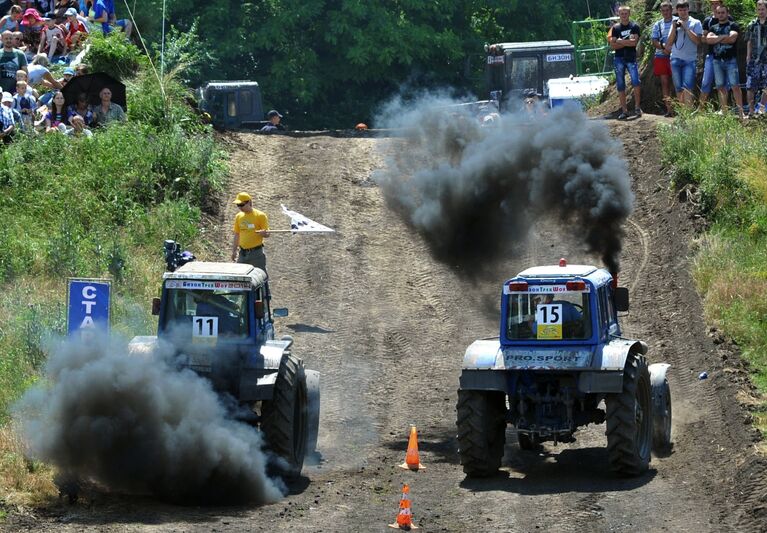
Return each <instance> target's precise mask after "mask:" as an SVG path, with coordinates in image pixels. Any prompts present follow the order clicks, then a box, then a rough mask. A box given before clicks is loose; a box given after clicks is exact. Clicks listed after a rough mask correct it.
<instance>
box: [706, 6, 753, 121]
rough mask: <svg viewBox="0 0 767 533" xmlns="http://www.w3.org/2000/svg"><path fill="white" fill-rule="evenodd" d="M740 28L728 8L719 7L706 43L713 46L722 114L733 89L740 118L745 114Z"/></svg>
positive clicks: (715, 73) (710, 26) (712, 51)
mask: <svg viewBox="0 0 767 533" xmlns="http://www.w3.org/2000/svg"><path fill="white" fill-rule="evenodd" d="M739 33H740V26H739V25H738V23H737V22H733V20H732V18H731V17H730V14H729V12H728V10H727V7H725V6H724V5H719V7H717V8H716V21H714V22H713V23H711V24H710V25H709V32H708V34H707V35H706V42H707V43H708V44H709V45H710V46H711V53H712V55H713V57H714V61H713V64H714V79H715V81H716V88H717V90H718V91H719V107H720V108H721V110H720V113H724V112H726V111H727V109H728V108H729V106H728V103H727V101H728V98H727V91H728V89H732V96H733V98H734V99H735V105H736V106H738V115H740V118H746V117H745V115H744V114H743V94H742V91H741V89H740V73H739V72H738V57H737V54H738V34H739Z"/></svg>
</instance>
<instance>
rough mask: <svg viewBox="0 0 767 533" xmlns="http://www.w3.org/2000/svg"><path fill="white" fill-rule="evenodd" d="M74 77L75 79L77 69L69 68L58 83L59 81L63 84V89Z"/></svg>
mask: <svg viewBox="0 0 767 533" xmlns="http://www.w3.org/2000/svg"><path fill="white" fill-rule="evenodd" d="M74 77H75V69H73V68H72V67H67V68H65V69H64V72H63V74H62V77H61V78H59V79H58V80H56V81H58V82H59V83H60V84H61V87H62V88H63V87H64V86H65V85H66V84H67V83H69V80H71V79H72V78H74Z"/></svg>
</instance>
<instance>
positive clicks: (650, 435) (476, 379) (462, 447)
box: [457, 259, 671, 476]
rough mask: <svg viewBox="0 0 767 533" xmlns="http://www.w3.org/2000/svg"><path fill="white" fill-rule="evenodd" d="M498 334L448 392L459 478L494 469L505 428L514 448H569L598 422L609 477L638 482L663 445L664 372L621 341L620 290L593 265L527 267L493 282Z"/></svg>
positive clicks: (478, 346) (638, 347)
mask: <svg viewBox="0 0 767 533" xmlns="http://www.w3.org/2000/svg"><path fill="white" fill-rule="evenodd" d="M501 298H502V299H501V327H500V336H499V337H497V338H492V339H484V340H478V341H475V342H474V343H472V344H471V345H470V346H469V348H468V349H467V350H466V353H465V355H464V360H463V371H462V373H461V378H460V389H459V390H458V420H457V425H458V445H459V451H460V458H461V464H462V465H463V469H464V472H465V473H466V474H467V475H469V476H488V475H492V474H493V473H495V472H496V471H497V470H498V469H499V468H500V466H501V459H502V458H503V454H504V447H505V438H506V427H507V425H508V424H511V425H512V426H513V427H514V428H515V430H516V433H517V437H518V441H519V445H520V447H521V448H523V449H534V448H536V447H538V446H539V445H540V443H542V442H545V441H552V442H554V443H555V444H556V443H559V442H573V441H574V440H575V438H574V434H575V431H576V429H578V428H579V427H582V426H585V425H587V424H590V423H597V424H598V423H602V422H606V425H607V430H606V433H607V453H608V459H609V463H610V466H611V467H612V468H613V470H615V471H617V472H619V473H621V474H624V475H631V476H634V475H639V474H641V473H643V472H644V471H646V470H647V468H648V465H649V462H650V451H651V449H654V450H656V451H665V450H667V449H668V448H669V446H670V445H671V393H670V389H669V385H668V380H667V379H666V371H667V370H668V368H669V365H667V364H665V363H660V364H653V365H649V366H648V363H647V358H646V354H647V344H645V343H644V342H642V341H638V340H631V339H626V338H624V337H622V336H621V329H620V325H619V322H618V314H617V313H618V311H627V310H628V290H627V289H625V288H617V287H615V284H614V282H613V276H612V275H611V274H610V273H609V272H607V271H606V270H603V269H599V268H596V267H593V266H585V265H567V263H566V261H565V260H564V259H563V260H561V261H560V264H559V265H558V266H557V265H555V266H541V267H534V268H529V269H527V270H525V271H523V272H521V273H519V274H518V275H517V276H515V277H514V278H511V279H509V280H507V281H506V282H505V283H504V284H503V291H502V297H501Z"/></svg>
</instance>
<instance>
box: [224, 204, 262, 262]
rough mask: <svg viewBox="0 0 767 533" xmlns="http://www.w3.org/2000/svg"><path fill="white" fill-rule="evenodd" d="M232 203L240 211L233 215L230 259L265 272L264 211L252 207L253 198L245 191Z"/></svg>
mask: <svg viewBox="0 0 767 533" xmlns="http://www.w3.org/2000/svg"><path fill="white" fill-rule="evenodd" d="M234 204H235V205H237V207H238V208H239V210H240V212H239V213H237V216H236V217H234V241H233V242H232V261H235V260H236V261H237V262H238V263H247V264H249V265H253V266H254V267H258V268H260V269H261V270H263V271H264V272H266V254H265V253H264V238H265V237H268V236H269V220H268V218H267V217H266V213H263V212H261V211H259V210H258V209H253V199H252V198H251V197H250V195H249V194H248V193H246V192H241V193H240V194H238V195H237V198H236V199H235V200H234ZM238 253H239V257H238Z"/></svg>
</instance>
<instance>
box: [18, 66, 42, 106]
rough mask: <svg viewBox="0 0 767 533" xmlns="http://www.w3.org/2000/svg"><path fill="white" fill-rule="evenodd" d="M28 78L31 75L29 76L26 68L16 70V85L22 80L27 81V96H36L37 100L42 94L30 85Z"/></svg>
mask: <svg viewBox="0 0 767 533" xmlns="http://www.w3.org/2000/svg"><path fill="white" fill-rule="evenodd" d="M28 78H29V76H27V71H26V70H17V71H16V85H18V83H19V82H20V81H23V82H25V83H26V84H27V96H34V98H35V100H37V99H38V98H39V97H40V95H39V93H38V92H37V90H36V89H35V88H33V87H32V86H30V85H29V80H28Z"/></svg>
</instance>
